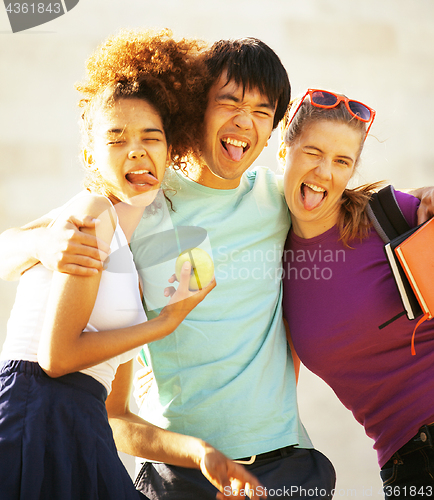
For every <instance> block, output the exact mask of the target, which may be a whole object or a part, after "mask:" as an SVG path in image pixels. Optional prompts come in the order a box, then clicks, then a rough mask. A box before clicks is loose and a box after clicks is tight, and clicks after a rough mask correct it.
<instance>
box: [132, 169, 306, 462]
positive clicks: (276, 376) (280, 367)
mask: <svg viewBox="0 0 434 500" xmlns="http://www.w3.org/2000/svg"><path fill="white" fill-rule="evenodd" d="M166 183H167V185H168V186H169V187H170V190H169V191H167V194H168V195H169V196H170V199H171V201H172V203H173V209H174V211H171V210H170V209H168V208H167V206H166V204H165V202H164V199H163V198H162V199H161V200H160V204H161V208H160V210H158V211H157V212H156V213H155V214H154V215H148V216H144V217H143V218H142V220H141V222H140V223H139V225H138V227H137V229H136V231H135V233H134V236H133V239H132V242H131V249H132V251H133V255H134V259H135V262H136V266H137V268H138V270H139V273H140V275H141V277H142V280H143V287H144V293H145V303H146V310H147V313H148V317H149V318H152V317H153V316H155V315H156V314H158V312H159V310H160V309H161V307H163V306H164V304H165V303H167V300H168V299H167V298H165V297H164V295H163V291H164V288H165V287H166V286H168V285H169V283H168V282H167V280H168V278H169V277H170V276H171V275H172V274H173V273H174V268H175V267H174V266H175V264H174V262H175V260H176V256H177V255H178V254H179V250H182V249H183V248H182V245H185V244H186V242H187V243H188V242H191V241H192V242H193V243H194V246H199V247H200V248H203V249H205V250H206V251H208V253H209V254H210V255H211V256H212V258H213V261H214V266H215V276H216V281H217V287H216V288H215V289H214V290H212V291H211V293H210V294H209V295H208V296H207V297H206V298H205V299H204V301H203V302H202V303H200V304H199V305H198V306H197V307H196V308H195V309H194V310H193V311H192V312H191V313H190V314H189V315H188V317H187V318H186V320H185V321H184V322H183V323H182V324H181V325H180V327H179V328H178V329H177V330H176V331H175V332H174V333H172V334H171V335H169V336H168V337H166V338H164V339H162V340H159V341H156V342H153V343H151V344H149V345H148V346H146V348H145V351H146V356H147V359H148V361H149V363H150V365H151V366H152V369H153V371H154V376H155V381H156V383H155V384H154V385H153V386H152V389H151V391H150V393H149V394H148V396H147V398H146V403H145V405H144V406H143V407H142V408H141V410H140V415H141V416H142V417H143V418H145V419H146V420H148V421H150V422H152V423H153V424H155V425H158V426H160V427H163V428H165V429H169V430H171V431H175V432H180V433H182V434H188V435H192V436H197V437H200V438H202V439H204V440H205V441H207V442H208V443H210V444H211V445H213V446H215V447H216V448H217V449H219V450H220V451H222V452H223V453H225V454H226V455H227V456H229V457H230V458H241V457H245V456H250V455H257V454H260V453H264V452H267V451H270V450H274V449H277V448H281V447H283V446H288V445H298V446H300V447H303V448H311V447H312V445H311V442H310V440H309V437H308V436H307V433H306V431H305V430H304V428H303V426H302V424H301V422H300V419H299V415H298V408H297V398H296V384H295V376H294V367H293V362H292V358H291V355H290V354H289V352H288V347H287V342H286V337H285V330H284V325H283V321H282V286H281V269H282V266H281V258H282V251H283V246H284V243H285V239H286V236H287V233H288V229H289V226H290V219H289V213H288V209H287V207H286V203H285V200H284V198H283V196H282V179H281V178H278V177H276V176H275V174H274V173H273V172H271V171H270V170H268V169H266V168H258V169H255V170H252V171H248V172H247V173H246V174H244V176H243V177H242V180H241V183H240V185H239V186H238V187H237V188H236V189H231V190H218V189H212V188H208V187H205V186H202V185H200V184H197V183H195V182H193V181H191V180H190V179H188V178H186V177H185V176H184V175H183V174H181V173H179V172H175V171H169V172H168V174H167V180H166ZM186 226H187V229H186ZM192 226H193V227H194V228H196V229H197V228H199V230H198V233H197V234H196V233H194V231H193V233H194V234H193V233H191V231H190V232H189V230H188V228H191V227H192ZM174 228H176V229H178V231H177V232H176V233H175V231H174ZM200 228H202V230H201V229H200ZM174 234H176V237H175V236H174ZM151 235H153V237H152V236H151ZM202 240H203V241H202ZM153 243H155V245H154V248H157V249H158V250H155V251H152V250H151V251H150V248H151V249H152V244H153ZM173 247H174V251H173Z"/></svg>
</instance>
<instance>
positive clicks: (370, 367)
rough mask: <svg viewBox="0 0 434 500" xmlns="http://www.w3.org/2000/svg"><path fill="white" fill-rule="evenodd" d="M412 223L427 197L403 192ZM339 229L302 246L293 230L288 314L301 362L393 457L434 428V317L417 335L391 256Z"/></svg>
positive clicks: (383, 454)
mask: <svg viewBox="0 0 434 500" xmlns="http://www.w3.org/2000/svg"><path fill="white" fill-rule="evenodd" d="M396 196H397V200H398V203H399V205H400V207H401V210H402V211H403V213H404V215H405V217H406V219H407V220H408V222H409V224H410V225H411V226H415V225H416V210H417V207H418V203H419V200H417V199H416V198H414V197H412V196H410V195H406V194H404V193H400V192H397V193H396ZM338 239H339V232H338V229H337V228H336V227H333V228H331V229H330V230H328V231H327V232H325V233H323V234H321V235H320V236H317V237H315V238H310V239H303V238H300V237H299V236H296V235H295V234H294V232H293V231H292V230H291V231H290V233H289V236H288V240H287V243H286V247H285V252H284V264H283V268H284V277H283V286H284V315H285V317H286V319H287V320H288V323H289V328H290V331H291V335H292V339H293V342H294V346H295V350H296V351H297V354H298V355H299V357H300V359H301V361H302V363H303V364H304V365H305V366H306V367H307V368H309V369H310V370H311V371H312V372H314V373H316V374H317V375H319V376H320V377H321V378H322V379H323V380H324V381H325V382H327V384H329V385H330V387H331V388H332V389H333V390H334V391H335V393H336V395H337V396H338V398H339V399H340V400H341V401H342V403H343V404H344V405H345V406H346V407H347V408H348V409H350V410H351V411H352V412H353V414H354V416H355V418H356V419H357V421H358V422H360V423H361V424H362V425H363V426H364V427H365V431H366V434H367V435H368V436H370V437H371V438H372V439H374V441H375V444H374V448H375V449H376V450H377V453H378V462H379V464H380V466H383V465H384V464H385V463H386V462H387V460H389V458H390V457H391V456H392V455H393V453H394V452H395V451H397V450H398V449H399V448H400V447H401V446H403V445H404V444H405V443H406V442H407V441H409V440H410V439H411V437H412V436H413V435H414V434H416V432H417V430H418V429H419V427H421V426H422V425H424V424H429V423H432V422H434V320H431V321H426V322H425V323H423V324H422V325H421V326H419V328H418V329H417V331H416V338H415V347H416V355H415V356H412V355H411V350H410V342H411V336H412V333H413V329H414V327H415V325H416V321H409V320H408V319H407V317H406V316H405V315H404V316H402V317H400V318H399V319H397V320H395V321H393V322H392V323H390V324H389V325H388V326H386V327H385V328H383V329H381V330H380V329H379V328H378V327H379V326H380V325H382V324H383V323H385V322H387V321H388V320H390V319H391V318H393V317H395V316H396V315H397V314H399V312H401V311H402V310H403V306H402V303H401V300H400V297H399V294H398V291H397V288H396V284H395V282H394V280H393V277H392V274H391V272H390V269H389V265H388V263H387V260H386V256H385V253H384V249H383V245H384V244H383V242H382V240H381V239H380V237H379V236H378V235H377V233H376V231H375V230H374V229H373V230H372V231H371V233H370V236H369V237H368V238H367V239H365V240H363V241H362V242H360V241H359V240H355V241H353V242H351V243H350V245H351V247H353V249H350V248H346V247H344V246H343V245H342V243H340V242H339V241H338Z"/></svg>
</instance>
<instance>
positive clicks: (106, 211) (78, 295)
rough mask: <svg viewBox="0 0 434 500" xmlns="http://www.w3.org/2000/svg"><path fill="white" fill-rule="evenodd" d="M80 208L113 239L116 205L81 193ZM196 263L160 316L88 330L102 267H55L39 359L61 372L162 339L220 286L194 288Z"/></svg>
mask: <svg viewBox="0 0 434 500" xmlns="http://www.w3.org/2000/svg"><path fill="white" fill-rule="evenodd" d="M74 210H76V211H78V212H79V213H80V212H82V213H86V214H88V215H90V216H92V217H98V218H99V219H100V221H101V222H100V224H98V226H97V229H96V230H95V229H87V230H86V231H89V232H91V233H93V234H95V231H96V232H97V234H98V238H99V239H101V240H103V241H105V242H106V243H107V244H109V243H110V241H111V238H112V237H113V232H114V227H113V222H112V220H113V218H115V217H116V215H115V213H114V210H113V207H112V206H111V205H110V204H109V202H108V200H107V199H105V198H103V197H92V196H89V197H86V198H84V199H80V200H79V202H78V203H77V204H76V205H75V207H74ZM190 270H191V268H190V265H189V264H188V263H187V265H186V266H185V267H184V268H183V270H182V273H181V281H180V283H179V286H178V289H177V290H176V292H175V293H174V295H173V296H172V297H171V299H170V301H169V304H168V305H167V306H166V307H165V308H164V309H163V310H162V311H161V313H160V315H159V316H157V317H156V318H154V319H152V320H150V321H146V322H145V323H142V324H139V325H135V326H131V327H129V328H123V329H115V330H108V331H83V330H84V328H85V327H86V325H87V323H88V321H89V318H90V315H91V313H92V310H93V307H94V305H95V300H96V297H97V293H98V288H99V283H100V279H101V271H99V272H98V273H97V274H95V275H94V276H89V277H85V276H74V275H70V274H65V273H58V272H55V273H54V274H53V278H52V282H51V288H50V296H49V300H48V304H47V310H46V314H45V320H44V325H43V329H42V334H41V339H40V343H39V350H38V362H39V364H40V365H41V367H42V368H43V369H44V370H45V371H46V373H47V374H48V375H50V376H52V377H58V376H61V375H64V374H65V373H70V372H73V371H78V370H82V369H84V368H87V367H89V366H93V365H96V364H98V363H101V362H103V361H106V360H108V359H110V358H112V357H114V356H117V355H119V354H121V353H124V352H126V351H129V350H130V349H134V348H136V347H140V346H142V345H143V344H145V343H148V342H153V341H155V340H158V339H161V338H163V337H165V336H166V335H168V334H170V333H171V332H173V330H175V329H176V328H177V327H178V325H179V324H180V323H181V322H182V321H183V319H184V318H185V317H186V316H187V314H188V313H189V312H190V311H191V310H192V309H193V308H194V307H195V306H196V305H197V304H198V303H199V302H200V301H201V300H203V299H204V298H205V296H206V295H207V294H208V293H209V292H210V291H211V290H212V288H214V286H215V280H213V282H211V283H210V285H209V286H207V287H205V288H204V289H203V290H200V291H198V292H197V293H193V292H190V291H189V289H188V282H189V280H190Z"/></svg>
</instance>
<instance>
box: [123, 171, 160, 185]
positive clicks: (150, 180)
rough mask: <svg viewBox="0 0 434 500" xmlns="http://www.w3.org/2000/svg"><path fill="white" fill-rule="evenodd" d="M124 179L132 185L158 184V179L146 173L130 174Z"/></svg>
mask: <svg viewBox="0 0 434 500" xmlns="http://www.w3.org/2000/svg"><path fill="white" fill-rule="evenodd" d="M126 178H127V180H128V181H129V182H131V183H132V184H151V185H154V184H158V179H156V178H155V177H154V176H153V175H152V174H151V173H149V172H147V171H137V172H130V173H129V174H127V175H126Z"/></svg>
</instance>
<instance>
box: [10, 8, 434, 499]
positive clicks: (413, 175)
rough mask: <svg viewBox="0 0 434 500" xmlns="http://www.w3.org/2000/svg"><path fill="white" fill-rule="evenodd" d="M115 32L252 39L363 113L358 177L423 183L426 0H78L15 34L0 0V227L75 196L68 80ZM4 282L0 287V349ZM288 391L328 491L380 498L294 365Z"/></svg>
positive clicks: (359, 457) (301, 85)
mask: <svg viewBox="0 0 434 500" xmlns="http://www.w3.org/2000/svg"><path fill="white" fill-rule="evenodd" d="M121 27H170V28H172V29H173V31H174V32H175V34H176V35H179V36H196V37H199V38H203V39H205V40H207V41H210V42H212V41H214V40H216V39H220V38H230V37H241V36H255V37H258V38H261V39H263V40H264V41H265V42H267V43H268V44H269V45H270V46H271V47H273V48H274V49H275V50H276V52H277V53H278V54H279V55H280V57H281V59H282V61H283V63H284V65H285V67H286V68H287V70H288V73H289V76H290V80H291V82H292V87H293V91H294V95H297V94H299V93H302V92H303V91H304V90H305V89H306V88H307V87H318V88H325V89H334V90H336V91H338V92H342V93H345V94H346V95H348V96H350V97H353V98H355V99H358V100H361V101H363V102H366V103H367V104H369V105H370V106H372V107H373V108H374V109H376V110H377V113H378V114H377V119H376V122H375V124H374V126H373V128H372V137H370V138H368V140H367V143H366V149H365V154H364V161H363V165H362V167H361V170H360V174H359V177H358V181H360V182H364V181H373V180H378V179H386V180H388V181H391V182H393V183H394V184H395V185H397V186H399V187H412V186H420V185H424V184H434V176H433V175H432V169H433V165H434V149H433V148H432V117H433V116H434V87H433V85H432V81H433V78H434V4H433V2H432V1H431V0H413V1H412V2H409V1H407V0H382V1H381V2H378V0H364V1H363V2H361V1H360V0H267V1H260V0H250V1H247V0H237V1H234V0H216V1H215V2H212V3H211V2H204V1H201V0H160V1H158V2H155V1H149V0H80V2H79V3H78V5H77V6H76V7H75V8H74V9H72V10H71V11H70V12H69V13H67V14H66V15H64V16H62V17H60V18H58V19H56V20H54V21H52V22H50V23H48V24H45V25H41V26H39V27H36V28H33V29H31V30H29V31H24V32H21V33H15V34H12V32H11V29H10V26H9V23H8V19H7V16H6V11H5V9H4V8H3V6H1V7H0V89H1V92H0V176H1V182H0V231H2V230H4V229H6V228H8V227H11V226H16V225H21V224H23V223H25V222H27V221H29V220H32V219H34V218H36V217H38V216H40V215H42V214H44V213H45V212H47V211H48V210H49V209H51V208H52V207H54V206H57V205H59V204H61V203H63V202H64V201H66V200H67V199H68V198H69V197H70V196H71V195H73V194H74V193H75V192H76V191H77V190H78V189H79V188H80V179H81V171H80V167H79V164H78V160H77V153H78V143H79V136H78V130H77V129H78V127H77V119H78V112H77V109H76V100H77V95H76V92H75V90H74V88H73V84H74V82H76V81H77V80H79V79H80V78H81V77H82V75H83V73H84V61H85V59H86V58H87V57H88V55H89V54H90V53H91V51H92V50H93V49H94V48H95V46H96V45H97V44H98V43H99V42H100V41H101V40H103V39H104V38H105V37H106V36H108V35H109V34H112V33H114V32H116V31H117V30H118V29H119V28H121ZM276 148H277V141H276V138H273V140H272V141H270V145H269V147H268V149H267V150H266V151H265V152H264V153H263V155H262V156H261V158H260V159H259V160H258V164H266V165H268V166H270V167H271V168H275V169H276V168H277V166H276V160H275V152H276ZM15 286H16V285H15V284H14V283H4V282H0V297H1V301H0V322H1V323H0V325H1V326H0V344H1V343H2V339H3V338H4V335H5V329H6V321H7V317H8V313H9V310H10V307H11V305H12V303H13V298H14V292H15ZM299 394H300V396H299V398H300V404H301V413H302V417H303V420H304V423H305V425H306V427H307V428H308V430H309V432H310V434H311V436H312V438H313V440H314V443H315V445H316V446H317V447H318V448H319V449H320V450H322V451H323V452H324V453H325V454H327V455H328V456H329V457H330V458H331V459H332V461H333V462H334V464H335V466H336V469H337V473H338V489H339V491H338V493H337V495H336V497H337V498H338V497H339V496H351V497H355V496H374V497H375V496H377V497H378V498H380V496H381V495H380V496H379V495H378V490H379V488H380V485H381V483H380V480H379V478H378V471H377V465H376V458H375V453H374V451H373V450H372V442H371V441H370V440H369V439H368V438H367V437H366V436H365V435H364V432H363V429H362V428H361V427H360V426H359V425H358V424H356V423H355V422H354V421H353V419H352V417H351V415H350V414H349V412H348V411H347V410H345V409H344V408H343V407H342V406H341V405H340V404H339V403H338V402H337V401H336V398H335V396H334V394H333V393H332V391H330V390H329V389H328V388H327V387H326V386H325V385H324V384H323V383H322V382H321V381H319V380H318V379H316V377H313V376H312V375H311V374H310V373H309V372H307V371H306V370H303V372H302V376H301V382H300V390H299ZM127 463H128V466H129V467H131V465H130V464H131V462H130V461H128V460H127ZM131 470H132V469H131ZM371 488H372V489H371ZM371 492H372V495H371V494H370V493H371Z"/></svg>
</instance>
